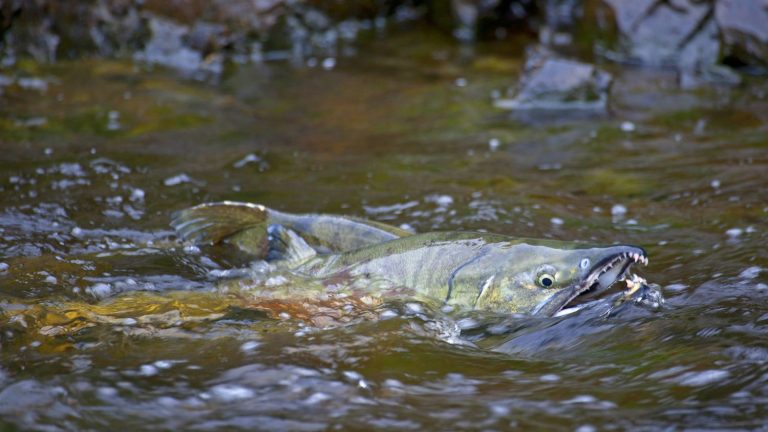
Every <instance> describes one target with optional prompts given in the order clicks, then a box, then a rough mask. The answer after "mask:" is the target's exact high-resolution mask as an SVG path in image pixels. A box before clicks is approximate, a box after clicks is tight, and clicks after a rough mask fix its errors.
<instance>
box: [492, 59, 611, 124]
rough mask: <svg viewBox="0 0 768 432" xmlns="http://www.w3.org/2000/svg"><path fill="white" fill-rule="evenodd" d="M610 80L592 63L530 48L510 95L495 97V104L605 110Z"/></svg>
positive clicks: (513, 106)
mask: <svg viewBox="0 0 768 432" xmlns="http://www.w3.org/2000/svg"><path fill="white" fill-rule="evenodd" d="M612 80H613V77H612V76H611V74H609V73H608V72H605V71H602V70H600V69H598V68H597V67H595V66H594V65H592V64H589V63H582V62H578V61H575V60H568V59H564V58H560V57H557V56H556V55H554V54H553V53H551V52H550V51H548V50H546V49H543V48H538V49H532V50H529V52H528V59H527V61H526V63H525V68H524V70H523V75H522V77H521V78H520V82H519V84H518V87H517V91H516V92H515V94H514V97H513V98H511V99H499V100H497V101H496V102H495V105H496V106H497V107H499V108H505V109H512V110H529V109H537V110H540V109H543V110H560V109H563V110H566V109H567V110H573V109H576V110H596V111H605V110H606V109H607V107H608V92H609V90H610V86H611V82H612Z"/></svg>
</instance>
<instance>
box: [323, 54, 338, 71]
mask: <svg viewBox="0 0 768 432" xmlns="http://www.w3.org/2000/svg"><path fill="white" fill-rule="evenodd" d="M335 67H336V59H335V58H333V57H328V58H325V59H323V69H325V70H331V69H333V68H335Z"/></svg>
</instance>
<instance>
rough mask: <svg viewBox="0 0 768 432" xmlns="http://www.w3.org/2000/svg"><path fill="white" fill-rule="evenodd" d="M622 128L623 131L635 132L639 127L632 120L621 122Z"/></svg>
mask: <svg viewBox="0 0 768 432" xmlns="http://www.w3.org/2000/svg"><path fill="white" fill-rule="evenodd" d="M620 128H621V131H622V132H634V131H635V130H636V129H637V128H636V127H635V124H634V123H632V122H630V121H624V122H621V126H620Z"/></svg>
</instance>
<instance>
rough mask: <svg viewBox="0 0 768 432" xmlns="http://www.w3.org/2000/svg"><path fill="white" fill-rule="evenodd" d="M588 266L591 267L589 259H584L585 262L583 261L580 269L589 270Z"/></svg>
mask: <svg viewBox="0 0 768 432" xmlns="http://www.w3.org/2000/svg"><path fill="white" fill-rule="evenodd" d="M588 266H589V258H584V259H583V260H581V262H580V263H579V267H581V268H582V269H585V268H587V267H588Z"/></svg>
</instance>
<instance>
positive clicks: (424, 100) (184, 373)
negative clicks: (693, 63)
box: [0, 29, 768, 431]
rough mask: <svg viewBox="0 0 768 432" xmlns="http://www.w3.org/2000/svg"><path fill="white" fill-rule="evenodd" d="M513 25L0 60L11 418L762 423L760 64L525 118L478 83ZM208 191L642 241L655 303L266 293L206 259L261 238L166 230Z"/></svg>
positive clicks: (507, 78)
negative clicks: (177, 238) (307, 299)
mask: <svg viewBox="0 0 768 432" xmlns="http://www.w3.org/2000/svg"><path fill="white" fill-rule="evenodd" d="M522 42H524V41H518V42H515V43H512V44H510V43H509V42H505V43H504V44H480V45H477V46H476V47H475V49H473V50H467V49H466V47H464V48H462V47H457V46H456V45H454V44H453V43H452V42H451V41H450V40H448V39H447V38H444V37H443V36H441V35H439V34H435V33H431V32H428V31H423V30H419V29H414V30H411V31H405V32H401V33H399V34H394V35H389V36H387V37H386V38H383V39H380V40H373V41H369V42H365V43H363V45H362V46H361V50H360V54H359V55H357V56H355V57H342V58H338V59H337V60H336V63H335V64H334V65H333V68H323V67H321V66H317V67H314V68H309V67H308V68H297V67H296V66H295V65H291V64H287V63H283V62H269V63H266V64H263V65H256V66H240V67H229V68H227V69H225V70H224V74H223V75H222V77H221V79H220V80H219V81H217V82H197V81H194V80H189V79H185V78H183V77H181V76H180V75H179V74H177V73H175V72H173V71H169V70H164V69H162V68H152V69H148V68H146V67H145V66H142V65H136V64H133V63H130V62H120V61H97V60H89V61H83V62H79V63H67V62H63V63H59V64H57V65H54V66H47V67H43V66H39V65H37V64H34V63H23V62H22V63H21V64H19V65H18V66H17V67H16V69H13V70H5V71H3V72H2V73H3V75H4V76H5V77H6V78H9V79H5V80H0V82H3V83H5V84H3V87H2V93H0V145H1V146H2V157H0V230H1V231H0V232H1V233H2V236H0V262H1V263H2V264H0V301H1V302H2V309H3V311H4V317H3V319H2V324H0V325H2V333H1V334H0V344H1V346H2V349H1V350H0V416H1V418H2V421H3V422H4V425H5V426H7V427H9V428H13V427H16V428H20V429H36V430H62V429H65V430H72V429H78V430H80V429H90V430H105V429H112V428H113V427H114V425H116V424H119V425H121V426H122V427H123V428H125V429H144V430H169V429H185V430H188V429H189V430H213V429H225V428H226V429H248V430H253V429H267V430H275V429H291V430H324V429H369V428H372V427H376V428H380V429H416V430H424V429H438V428H443V429H472V430H477V429H485V430H498V429H509V428H512V427H517V428H528V429H531V428H538V429H545V428H546V429H563V430H579V431H588V430H603V429H606V430H609V429H617V430H624V429H630V428H631V429H638V430H643V429H658V428H671V429H683V428H715V429H720V428H726V427H730V428H747V429H749V428H764V427H765V426H766V418H767V417H766V416H767V415H768V413H767V412H766V408H765V407H766V406H768V405H766V402H768V253H766V251H765V247H764V245H765V243H766V237H767V234H766V233H767V232H768V223H766V219H767V218H768V177H766V175H765V174H766V172H768V170H767V169H766V168H767V167H768V101H767V100H766V90H768V85H766V83H765V81H764V80H759V79H747V80H746V82H745V84H744V86H742V87H739V88H720V87H713V88H703V89H698V90H695V91H682V90H678V89H677V86H676V84H675V77H674V76H673V75H672V74H670V73H667V72H654V71H649V70H637V69H621V68H618V67H614V68H610V67H609V68H610V69H611V72H613V73H614V74H615V75H616V77H617V81H616V83H615V85H614V89H613V94H614V99H613V102H612V112H611V114H610V115H607V116H594V115H589V116H586V118H580V117H579V116H576V117H575V118H559V117H558V116H560V114H558V116H554V115H553V116H545V117H542V116H536V117H534V118H531V117H530V116H529V117H528V118H525V117H520V116H515V115H511V114H509V113H507V112H504V111H499V110H497V109H495V108H493V104H492V98H491V95H492V94H493V93H494V92H495V93H497V94H498V93H499V92H502V93H503V92H504V91H505V90H506V87H507V86H509V85H510V84H512V83H513V81H514V79H515V77H516V76H517V73H518V72H519V69H520V67H521V65H522V57H521V55H522ZM9 81H11V82H12V83H11V84H7V83H8V82H9ZM29 82H34V83H36V85H24V84H23V83H29ZM459 83H460V85H459ZM6 84H7V85H6ZM224 199H228V200H241V201H252V202H260V203H264V204H267V205H269V206H271V207H274V208H277V209H281V210H285V211H291V212H307V211H312V212H328V213H339V214H349V215H358V216H364V217H369V218H372V219H375V220H380V221H384V222H387V223H390V224H394V225H397V226H403V227H405V228H406V229H414V230H416V231H428V230H433V229H439V230H457V229H468V230H487V231H491V232H498V233H503V234H509V235H520V236H527V237H543V238H557V239H564V240H578V241H585V242H593V243H606V244H610V243H614V242H622V243H632V244H638V245H642V246H643V247H645V248H646V249H647V250H648V252H649V256H650V258H651V262H650V266H648V267H647V268H645V269H644V270H643V271H642V272H643V273H642V275H643V276H644V277H645V278H647V279H648V280H649V281H651V282H655V283H658V284H660V285H661V286H662V287H663V291H664V295H665V298H666V300H667V302H666V305H665V306H664V307H663V308H662V309H661V310H658V311H653V310H650V309H648V308H643V307H637V306H633V305H627V306H626V307H624V308H623V309H621V310H620V311H618V312H616V313H614V314H611V315H609V316H607V317H606V315H605V313H604V312H605V308H606V303H604V302H603V303H596V304H591V305H587V306H586V307H584V308H583V309H581V310H579V311H577V312H575V313H572V314H568V315H565V316H561V317H558V318H548V319H541V318H530V317H505V316H497V315H492V314H485V313H469V314H467V313H459V312H455V311H453V312H452V311H448V310H440V309H439V308H435V307H434V306H433V305H427V304H419V303H416V302H407V303H402V302H391V303H385V304H383V305H380V306H378V307H376V308H374V309H373V312H372V313H371V314H369V315H363V316H344V315H343V314H341V315H333V313H332V311H325V312H324V313H326V314H328V316H330V318H328V319H327V320H320V321H319V322H318V321H315V322H312V320H311V319H301V317H300V316H298V315H297V314H296V313H295V311H294V312H292V311H291V310H290V309H289V308H286V310H279V308H278V310H275V311H273V313H270V311H268V310H267V311H265V310H260V309H258V308H253V307H249V304H248V302H245V301H243V298H242V296H239V294H238V293H239V291H238V288H237V286H236V285H231V284H233V283H234V284H237V280H238V279H236V278H235V279H231V278H230V279H227V280H228V282H225V283H221V282H219V280H220V278H221V277H231V276H237V275H242V274H248V275H250V276H251V277H257V278H259V277H263V278H267V277H269V269H268V268H267V267H265V265H264V264H263V263H254V264H249V262H248V260H247V258H246V257H243V256H242V255H239V254H238V253H237V252H236V251H233V250H231V249H228V248H226V247H213V248H184V247H181V246H179V245H177V244H176V243H174V241H173V236H172V232H171V231H170V229H169V227H168V221H169V219H170V214H171V213H172V212H173V211H175V210H178V209H181V208H184V207H186V206H189V205H193V204H197V203H200V202H204V201H213V200H224ZM232 269H235V270H232ZM238 269H239V270H238ZM233 281H234V282H233ZM273 283H282V282H281V281H273ZM228 284H229V285H228ZM222 287H229V288H227V291H226V292H225V290H224V288H222ZM307 289H309V288H307ZM339 308H341V309H342V310H343V305H342V306H339ZM324 327H327V328H324Z"/></svg>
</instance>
